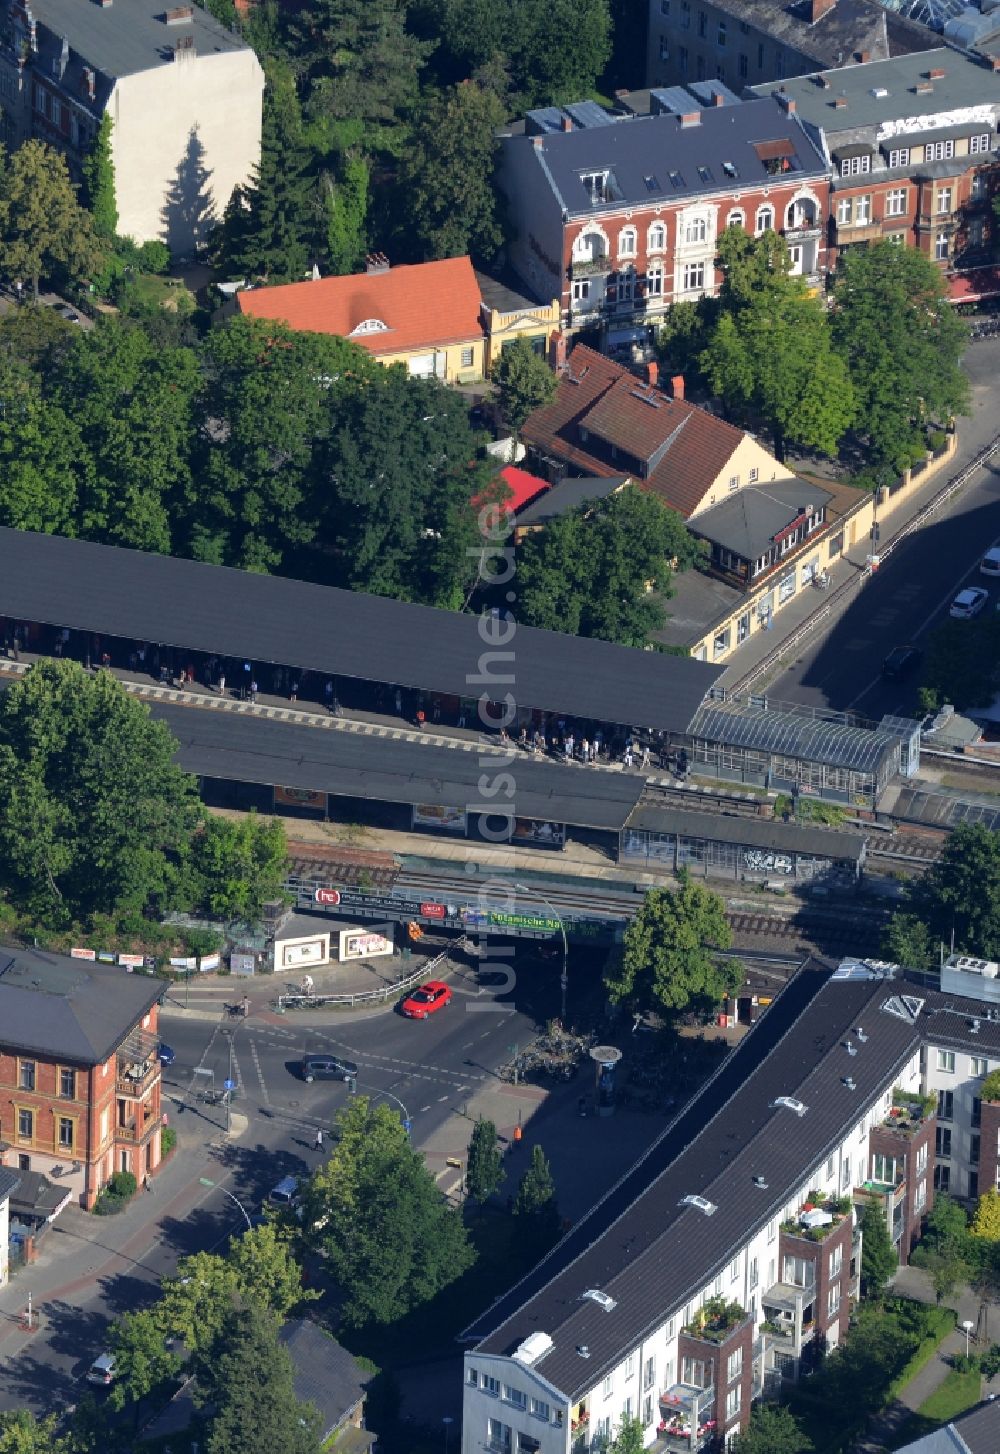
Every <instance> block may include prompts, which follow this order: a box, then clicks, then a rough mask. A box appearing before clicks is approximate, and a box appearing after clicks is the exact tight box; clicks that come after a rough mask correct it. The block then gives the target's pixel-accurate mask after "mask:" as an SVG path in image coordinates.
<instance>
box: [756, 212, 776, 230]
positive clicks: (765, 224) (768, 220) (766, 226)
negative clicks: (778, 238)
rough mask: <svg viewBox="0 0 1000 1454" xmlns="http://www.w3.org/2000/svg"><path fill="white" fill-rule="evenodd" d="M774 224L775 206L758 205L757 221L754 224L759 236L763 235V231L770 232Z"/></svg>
mask: <svg viewBox="0 0 1000 1454" xmlns="http://www.w3.org/2000/svg"><path fill="white" fill-rule="evenodd" d="M773 226H774V208H773V207H758V208H757V221H756V223H755V224H754V232H755V233H756V234H757V236H758V237H760V236H762V234H763V233H765V232H769V231H770V230H771V228H773Z"/></svg>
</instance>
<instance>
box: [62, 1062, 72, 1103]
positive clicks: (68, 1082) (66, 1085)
mask: <svg viewBox="0 0 1000 1454" xmlns="http://www.w3.org/2000/svg"><path fill="white" fill-rule="evenodd" d="M59 1096H60V1098H61V1099H62V1100H64V1101H75V1100H76V1071H75V1070H63V1069H62V1068H61V1067H60V1070H59Z"/></svg>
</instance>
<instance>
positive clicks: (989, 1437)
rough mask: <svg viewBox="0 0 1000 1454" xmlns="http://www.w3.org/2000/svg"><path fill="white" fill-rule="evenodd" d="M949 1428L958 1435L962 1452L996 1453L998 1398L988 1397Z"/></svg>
mask: <svg viewBox="0 0 1000 1454" xmlns="http://www.w3.org/2000/svg"><path fill="white" fill-rule="evenodd" d="M949 1428H952V1429H954V1431H955V1433H956V1434H958V1435H960V1437H961V1440H962V1444H963V1445H964V1451H963V1454H996V1451H997V1450H998V1449H1000V1400H992V1399H988V1400H987V1401H986V1403H982V1404H980V1405H979V1407H978V1408H977V1409H970V1411H969V1412H968V1413H967V1414H962V1415H961V1416H960V1417H959V1418H957V1419H955V1421H954V1423H952V1424H950V1425H949ZM915 1447H919V1445H917V1446H915Z"/></svg>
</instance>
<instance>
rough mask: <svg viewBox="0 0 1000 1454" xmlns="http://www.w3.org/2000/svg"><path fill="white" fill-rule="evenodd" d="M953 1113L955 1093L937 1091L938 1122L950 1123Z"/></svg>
mask: <svg viewBox="0 0 1000 1454" xmlns="http://www.w3.org/2000/svg"><path fill="white" fill-rule="evenodd" d="M954 1112H955V1092H954V1091H950V1090H940V1091H938V1108H937V1113H938V1120H939V1121H950V1120H951V1119H952V1117H953V1115H954Z"/></svg>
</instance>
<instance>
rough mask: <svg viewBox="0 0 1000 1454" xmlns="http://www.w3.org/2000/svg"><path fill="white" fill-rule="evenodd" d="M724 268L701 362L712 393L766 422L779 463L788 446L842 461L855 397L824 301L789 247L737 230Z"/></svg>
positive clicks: (725, 250)
mask: <svg viewBox="0 0 1000 1454" xmlns="http://www.w3.org/2000/svg"><path fill="white" fill-rule="evenodd" d="M719 264H720V266H721V267H722V269H723V272H724V273H725V279H724V282H723V286H722V289H721V292H720V298H719V306H720V314H719V318H718V322H717V323H716V325H715V327H714V330H713V331H712V333H711V335H710V337H709V341H708V344H707V347H706V348H705V351H704V354H703V355H702V359H701V368H702V370H703V372H704V374H705V376H706V378H707V379H708V380H709V382H710V384H711V387H712V388H713V389H714V391H715V392H716V393H717V394H719V395H721V397H722V399H723V400H724V401H725V404H726V407H727V409H728V410H729V411H730V412H732V413H735V414H736V415H738V416H741V417H742V418H744V419H745V420H747V421H748V422H752V420H753V418H754V417H755V416H758V417H761V418H763V419H764V420H765V421H766V423H767V425H768V427H769V428H770V430H771V432H772V434H773V436H774V442H775V452H776V453H777V455H778V458H779V459H783V458H784V453H785V446H786V443H796V444H800V445H804V446H805V447H807V448H812V449H818V450H821V451H822V452H823V453H825V454H835V453H836V450H837V444H838V442H839V440H840V438H841V436H842V435H843V434H844V432H845V430H846V429H847V427H848V425H849V424H850V423H851V421H852V419H853V416H854V401H853V391H852V388H851V384H850V379H849V377H848V373H847V368H846V365H845V363H844V361H843V359H842V358H841V357H840V356H839V354H837V353H836V352H835V351H834V348H833V343H832V338H831V335H830V329H829V326H828V323H827V316H826V311H825V308H824V306H823V303H822V301H821V300H820V299H819V298H815V297H812V296H810V294H809V291H808V289H807V287H806V283H805V279H804V278H801V277H795V276H793V275H792V274H791V272H790V266H791V264H790V260H789V255H788V245H787V243H786V242H785V241H784V239H783V238H780V237H779V236H778V235H777V234H776V233H774V232H766V233H765V234H764V235H763V237H759V238H755V237H750V236H749V235H748V234H747V233H745V232H743V231H742V229H741V228H736V227H731V228H728V229H727V230H726V231H725V232H724V233H723V235H722V237H721V238H720V240H719Z"/></svg>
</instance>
